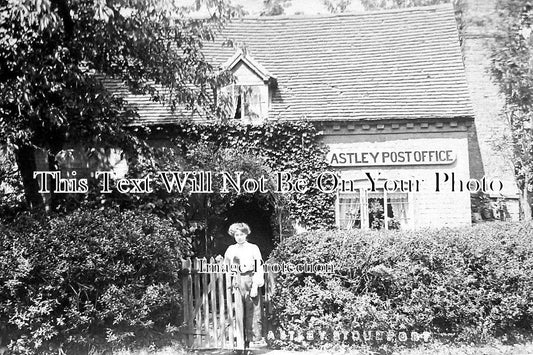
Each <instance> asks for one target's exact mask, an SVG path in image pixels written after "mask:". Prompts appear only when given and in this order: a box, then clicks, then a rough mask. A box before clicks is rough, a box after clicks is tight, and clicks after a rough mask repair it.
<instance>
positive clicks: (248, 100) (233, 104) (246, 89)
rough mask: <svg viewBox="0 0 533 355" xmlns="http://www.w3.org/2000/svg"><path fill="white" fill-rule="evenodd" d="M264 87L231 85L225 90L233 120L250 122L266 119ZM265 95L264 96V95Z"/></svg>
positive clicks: (230, 115) (229, 113)
mask: <svg viewBox="0 0 533 355" xmlns="http://www.w3.org/2000/svg"><path fill="white" fill-rule="evenodd" d="M264 91H265V90H264V85H238V84H234V85H229V86H227V87H225V88H224V89H223V92H224V94H225V95H228V99H229V105H230V107H229V112H228V116H229V118H231V119H236V120H241V119H248V120H250V121H257V120H262V119H263V118H265V111H266V110H265V109H266V107H264V106H265V103H267V98H266V97H263V96H264ZM262 94H263V95H262Z"/></svg>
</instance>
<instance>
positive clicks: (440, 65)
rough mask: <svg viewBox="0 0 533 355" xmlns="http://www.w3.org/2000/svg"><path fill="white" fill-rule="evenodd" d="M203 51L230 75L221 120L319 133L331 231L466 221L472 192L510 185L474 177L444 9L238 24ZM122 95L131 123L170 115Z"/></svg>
mask: <svg viewBox="0 0 533 355" xmlns="http://www.w3.org/2000/svg"><path fill="white" fill-rule="evenodd" d="M227 39H231V40H232V42H233V43H234V44H235V45H234V46H232V47H229V46H224V45H223V44H224V43H225V41H226V40H227ZM204 52H205V55H206V57H207V58H208V59H210V61H211V62H212V63H213V64H214V65H217V66H220V67H221V68H227V69H230V70H231V71H232V72H233V73H234V75H235V77H236V79H237V80H236V83H235V84H234V85H231V86H228V87H225V88H221V89H220V91H219V93H218V94H219V95H221V96H226V97H227V98H228V99H229V102H230V103H231V104H230V105H229V106H230V107H229V108H228V109H229V110H230V112H229V115H230V117H231V118H232V119H234V120H238V121H240V122H242V123H243V124H255V123H262V122H270V121H279V120H281V121H292V120H307V121H310V122H313V123H314V124H316V125H317V126H318V127H319V128H320V130H321V131H322V132H323V135H324V143H326V144H327V145H328V146H329V147H330V153H329V155H328V158H327V159H328V162H329V163H330V165H331V167H332V170H337V171H338V172H340V179H341V180H342V181H345V182H346V183H345V184H349V186H350V188H349V189H339V190H338V191H336V193H337V202H336V223H337V226H338V227H340V228H369V227H375V226H376V225H375V224H376V223H382V224H383V225H382V227H385V228H420V227H433V226H439V227H440V226H462V225H469V224H470V223H471V220H472V207H471V205H472V204H471V200H472V197H473V196H475V194H476V193H477V192H478V191H483V192H485V193H486V194H488V195H489V196H491V197H494V198H496V197H502V198H505V197H506V196H509V194H507V195H505V192H506V191H511V190H513V188H515V186H508V184H509V182H508V181H502V180H500V179H497V178H494V179H488V180H487V179H483V175H484V174H483V171H482V170H483V169H482V168H481V169H480V164H479V161H481V154H480V149H479V144H478V141H477V134H476V126H475V114H474V110H473V105H472V102H471V93H470V91H469V87H468V83H467V79H466V75H465V66H464V63H463V56H462V52H461V47H460V43H459V35H458V31H457V25H456V20H455V16H454V11H453V9H452V7H451V5H444V6H430V7H421V8H412V9H403V10H394V11H382V12H368V13H359V14H340V15H320V16H293V17H260V18H244V19H239V20H235V21H234V22H232V23H230V24H229V25H228V26H227V27H226V28H225V29H224V30H223V31H222V33H221V35H220V36H219V37H218V39H217V40H216V41H215V42H213V43H207V44H206V46H205V51H204ZM127 99H129V100H130V101H131V102H132V103H133V104H136V105H137V107H138V108H139V114H140V118H139V124H156V125H157V124H169V123H172V122H175V120H176V119H177V118H176V116H175V114H172V113H170V112H169V111H168V110H166V109H164V108H163V107H157V108H155V107H156V106H155V105H156V104H154V103H150V102H149V101H148V98H145V97H140V96H131V95H130V96H129V98H128V97H127ZM513 183H514V182H513ZM406 184H407V185H408V186H409V188H404V186H407V185H406ZM511 195H512V193H511ZM511 202H512V201H511ZM513 206H514V205H513ZM510 210H512V211H514V210H516V208H514V207H513V209H510ZM512 211H511V212H512ZM378 216H379V218H378ZM502 216H503V215H502ZM507 218H512V219H516V218H517V214H516V213H514V212H513V213H509V211H507Z"/></svg>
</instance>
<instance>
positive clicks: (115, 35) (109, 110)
mask: <svg viewBox="0 0 533 355" xmlns="http://www.w3.org/2000/svg"><path fill="white" fill-rule="evenodd" d="M178 3H179V2H178ZM204 5H205V6H206V7H207V8H208V9H209V11H210V14H211V16H210V17H208V18H206V19H195V18H193V17H191V16H188V14H190V12H191V11H193V10H197V9H200V7H201V6H204ZM195 6H196V7H195V8H193V7H182V6H179V5H176V4H175V2H174V1H171V0H151V1H128V0H107V1H103V0H96V1H94V0H23V1H8V0H0V58H1V60H0V145H7V146H9V147H11V148H12V149H13V150H14V152H15V156H16V162H17V166H18V169H19V172H20V175H21V178H22V182H23V185H24V193H25V197H26V201H27V203H28V205H29V206H30V207H31V208H38V209H39V208H42V207H43V199H42V197H41V195H40V194H39V192H38V189H39V187H38V184H37V182H36V180H35V179H34V178H33V171H34V170H35V169H36V166H37V164H36V160H35V151H36V150H37V149H42V150H44V151H45V152H46V153H47V156H48V168H49V169H48V170H55V169H56V168H57V167H56V162H55V156H56V154H57V153H58V152H59V151H60V150H61V149H62V148H63V147H64V146H65V144H67V143H68V142H76V143H78V144H84V145H85V146H89V147H95V146H99V147H101V146H114V147H120V148H122V149H123V150H124V151H125V152H126V153H127V154H129V155H130V156H132V157H134V156H136V155H138V154H139V153H141V152H146V151H147V147H146V145H145V144H144V142H143V140H142V139H139V137H138V136H136V135H135V134H134V132H133V131H132V130H131V129H128V126H127V125H128V123H130V122H131V120H132V119H133V118H135V116H136V112H135V110H134V109H132V108H131V107H128V106H127V105H126V103H125V102H124V101H123V100H122V99H120V98H118V97H116V96H114V95H112V93H110V92H109V91H108V90H107V89H106V87H105V86H104V84H103V83H102V80H101V75H107V76H113V77H115V78H118V79H121V80H123V81H124V82H125V83H126V84H127V86H128V88H129V89H130V90H132V91H133V92H135V93H142V94H150V95H151V97H152V99H153V100H156V101H162V102H164V103H165V104H167V105H169V106H170V107H171V108H176V107H177V106H179V105H183V106H185V108H186V109H188V110H191V111H192V112H195V113H198V114H203V115H205V116H217V115H218V114H220V110H218V109H217V107H216V105H215V103H214V100H213V95H211V94H212V93H211V91H210V90H211V89H213V88H215V87H217V86H219V85H220V84H222V83H227V82H228V81H229V80H230V79H231V75H230V74H229V73H228V72H218V71H217V70H215V68H213V67H212V66H211V65H210V64H209V63H208V62H207V61H206V60H205V58H204V57H203V55H202V53H201V48H202V42H203V41H208V40H212V39H213V37H214V35H215V32H216V31H217V29H218V28H219V27H220V26H221V25H222V24H223V23H224V21H226V20H227V19H229V18H230V17H232V16H234V15H235V11H236V9H235V8H233V7H230V6H228V5H227V4H226V3H225V0H198V1H196V4H195ZM159 87H165V88H166V89H165V90H164V91H163V90H159V89H158V88H159Z"/></svg>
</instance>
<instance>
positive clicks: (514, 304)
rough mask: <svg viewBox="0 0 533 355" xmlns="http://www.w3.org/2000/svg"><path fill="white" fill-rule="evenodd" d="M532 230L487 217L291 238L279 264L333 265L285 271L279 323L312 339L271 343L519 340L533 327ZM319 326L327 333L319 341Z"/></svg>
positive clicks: (276, 308)
mask: <svg viewBox="0 0 533 355" xmlns="http://www.w3.org/2000/svg"><path fill="white" fill-rule="evenodd" d="M532 227H533V226H532V225H530V224H509V223H507V224H505V223H501V224H500V223H491V224H488V223H487V224H484V225H481V226H476V227H474V228H465V229H455V230H452V229H442V230H424V231H411V232H407V231H404V232H398V231H389V232H386V231H366V232H365V231H361V230H352V231H316V232H311V233H307V234H303V235H298V236H294V237H292V238H288V239H287V240H285V241H284V242H283V243H282V244H280V245H279V246H278V247H277V249H275V250H274V251H273V253H272V256H273V257H274V258H275V259H276V260H277V261H280V262H285V263H289V262H290V263H294V264H299V263H334V264H335V272H334V273H332V274H288V273H286V274H280V275H279V277H278V280H277V286H276V293H275V295H274V297H273V317H274V319H273V321H274V322H275V323H277V325H278V326H279V328H281V329H283V330H284V331H286V332H287V331H289V330H293V331H295V333H297V334H306V332H307V331H311V332H314V334H315V336H314V340H313V341H306V340H305V339H304V340H303V341H300V342H297V343H295V342H290V341H288V340H286V341H282V340H279V338H278V339H276V340H274V341H273V343H274V345H276V346H282V347H295V348H308V347H315V346H320V345H322V344H326V343H328V342H331V333H332V331H335V330H337V331H340V332H341V333H342V332H343V331H346V332H353V331H355V330H380V331H393V332H398V331H400V330H402V329H404V330H407V331H416V332H418V333H422V332H424V331H427V332H431V333H432V335H433V337H436V338H439V337H441V339H442V340H445V339H449V337H450V336H451V338H452V339H453V340H454V341H474V342H484V341H488V340H490V339H494V338H503V339H504V340H505V339H507V340H508V341H513V340H514V341H516V340H521V339H523V337H524V336H526V335H527V336H529V335H531V334H532V333H533V332H532V326H533V274H532V272H531V270H533V228H532ZM319 330H324V331H326V332H328V336H329V338H328V337H326V338H325V339H324V340H320V338H319V337H318V336H317V333H318V331H319ZM445 335H446V337H445ZM328 339H329V340H328Z"/></svg>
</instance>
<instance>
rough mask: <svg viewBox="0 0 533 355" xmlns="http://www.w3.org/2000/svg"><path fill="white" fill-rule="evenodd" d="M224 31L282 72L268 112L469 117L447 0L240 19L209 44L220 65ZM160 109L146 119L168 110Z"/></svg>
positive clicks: (209, 54) (231, 51) (316, 116)
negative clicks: (408, 6)
mask: <svg viewBox="0 0 533 355" xmlns="http://www.w3.org/2000/svg"><path fill="white" fill-rule="evenodd" d="M227 38H230V39H232V40H233V41H234V43H242V44H244V46H245V48H246V52H247V53H249V54H250V55H251V56H252V57H253V58H254V59H255V60H256V61H257V62H258V63H260V64H261V65H262V66H263V67H264V68H265V69H266V70H267V71H268V72H269V73H271V74H272V75H273V76H275V78H276V79H277V89H276V90H275V91H274V95H273V99H272V103H271V107H270V111H269V119H272V120H277V119H282V120H298V119H302V118H303V119H309V120H380V119H417V118H453V117H473V110H472V105H471V101H470V96H469V91H468V87H467V83H466V79H465V72H464V66H463V61H462V56H461V49H460V46H459V39H458V32H457V26H456V22H455V16H454V12H453V9H452V7H451V5H445V6H431V7H429V6H428V7H419V8H411V9H403V10H395V11H381V12H366V13H358V14H341V15H322V16H292V17H259V18H244V19H239V20H235V21H234V22H232V23H230V24H228V25H227V26H226V28H225V29H224V30H223V32H222V34H221V35H220V36H219V37H218V38H217V40H216V41H215V42H210V43H206V44H205V47H204V53H205V55H206V58H208V59H209V60H210V61H211V62H212V63H213V64H214V65H216V66H219V65H223V64H224V63H225V62H227V61H228V59H229V58H231V57H232V56H233V55H235V51H236V49H235V48H229V47H224V46H222V43H223V42H224V40H226V39H227ZM145 108H146V107H145ZM159 114H160V113H159V112H157V115H159ZM157 115H156V112H154V114H151V113H150V112H149V110H144V114H141V120H143V121H145V122H156V121H166V122H168V120H169V119H170V118H169V117H168V116H161V117H157Z"/></svg>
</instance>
